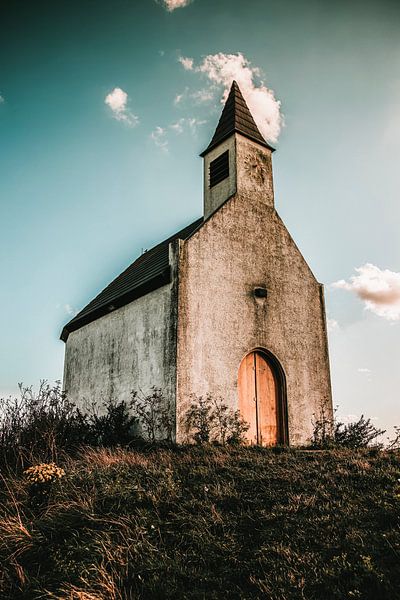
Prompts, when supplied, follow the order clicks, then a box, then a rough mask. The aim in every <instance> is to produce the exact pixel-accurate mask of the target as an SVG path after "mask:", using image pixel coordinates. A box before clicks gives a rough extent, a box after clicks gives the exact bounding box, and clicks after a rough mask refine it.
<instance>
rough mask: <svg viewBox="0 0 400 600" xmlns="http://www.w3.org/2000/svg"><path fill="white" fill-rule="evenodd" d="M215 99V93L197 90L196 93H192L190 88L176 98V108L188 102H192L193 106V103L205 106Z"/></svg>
mask: <svg viewBox="0 0 400 600" xmlns="http://www.w3.org/2000/svg"><path fill="white" fill-rule="evenodd" d="M213 99H214V94H213V92H212V91H211V90H210V89H208V90H196V91H195V92H190V91H189V88H185V89H184V90H183V92H182V93H180V94H177V95H176V96H175V98H174V104H175V106H178V105H181V104H183V103H184V102H185V103H186V101H188V100H189V101H190V102H191V104H193V101H194V102H195V103H196V104H203V103H204V102H210V101H211V100H213Z"/></svg>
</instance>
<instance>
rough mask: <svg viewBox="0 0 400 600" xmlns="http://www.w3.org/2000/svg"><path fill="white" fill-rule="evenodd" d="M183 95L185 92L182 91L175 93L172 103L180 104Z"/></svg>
mask: <svg viewBox="0 0 400 600" xmlns="http://www.w3.org/2000/svg"><path fill="white" fill-rule="evenodd" d="M184 97H185V92H182V94H177V95H176V96H175V98H174V104H175V106H177V105H178V104H180V103H181V102H182V100H183V98H184Z"/></svg>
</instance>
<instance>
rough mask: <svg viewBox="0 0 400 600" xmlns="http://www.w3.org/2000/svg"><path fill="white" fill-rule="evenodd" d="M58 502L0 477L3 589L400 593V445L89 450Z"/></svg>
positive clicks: (110, 595)
mask: <svg viewBox="0 0 400 600" xmlns="http://www.w3.org/2000/svg"><path fill="white" fill-rule="evenodd" d="M63 468H64V470H65V473H66V475H65V476H64V477H63V478H62V480H61V481H62V485H58V486H56V487H55V488H54V490H53V492H52V494H51V498H50V501H49V502H48V503H47V504H46V505H44V506H42V507H39V508H38V507H34V508H32V507H31V506H30V503H29V485H30V483H29V481H27V480H26V478H25V477H16V476H12V477H11V476H10V477H9V478H8V479H7V486H8V491H7V488H6V486H5V485H4V481H3V484H0V561H1V564H2V565H3V568H2V571H1V572H0V597H1V598H2V599H3V598H4V600H8V599H9V600H11V599H12V600H39V599H42V598H53V599H58V600H70V599H77V600H78V599H80V600H83V599H86V600H93V599H96V600H110V599H111V600H112V599H115V600H132V599H138V600H141V599H143V600H144V599H146V600H148V599H149V600H152V599H159V600H161V599H163V600H170V599H171V600H172V599H174V600H176V599H186V598H191V599H194V600H202V599H204V598H210V599H221V598H225V597H229V598H233V599H238V600H239V599H242V598H243V599H249V600H250V598H251V599H258V598H259V599H261V598H263V599H264V598H269V599H270V600H321V599H322V598H323V599H324V600H342V599H344V598H349V599H351V598H361V599H362V600H376V599H377V598H379V599H380V600H389V599H390V600H392V599H393V598H397V597H398V596H399V591H400V572H399V570H398V560H399V553H400V529H399V516H400V510H399V507H400V502H399V500H398V490H399V488H398V481H397V479H398V477H399V473H400V457H399V454H398V453H397V452H385V451H382V452H372V451H370V450H368V449H367V450H330V451H324V452H321V453H305V452H304V451H303V452H302V451H294V450H291V451H288V452H285V453H279V454H275V453H274V452H273V451H272V450H268V449H262V448H246V447H236V446H232V447H222V446H218V447H215V446H214V447H213V446H210V445H203V446H191V447H186V448H184V447H181V448H170V449H154V448H153V449H151V448H150V447H147V448H143V449H142V450H129V449H122V448H120V449H116V450H113V449H106V448H100V449H94V448H92V449H87V450H81V452H80V454H79V456H78V457H77V458H75V459H72V458H70V459H67V460H66V461H65V463H64V465H63Z"/></svg>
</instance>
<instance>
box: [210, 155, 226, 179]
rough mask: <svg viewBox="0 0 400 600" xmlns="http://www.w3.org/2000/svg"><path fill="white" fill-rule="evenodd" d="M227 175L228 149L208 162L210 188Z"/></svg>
mask: <svg viewBox="0 0 400 600" xmlns="http://www.w3.org/2000/svg"><path fill="white" fill-rule="evenodd" d="M227 177H229V150H227V151H226V152H224V153H223V154H221V155H220V156H218V158H216V159H215V160H213V161H211V163H210V188H212V187H213V186H214V185H217V183H220V181H223V180H224V179H226V178H227Z"/></svg>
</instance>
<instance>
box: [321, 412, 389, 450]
mask: <svg viewBox="0 0 400 600" xmlns="http://www.w3.org/2000/svg"><path fill="white" fill-rule="evenodd" d="M336 411H337V409H336V410H335V412H336ZM384 433H385V430H383V429H378V428H377V427H375V426H374V425H373V424H372V423H371V419H366V418H365V417H364V415H361V417H360V418H359V419H358V421H353V422H352V423H342V422H340V421H336V420H335V419H334V418H331V417H330V416H328V415H327V413H326V411H325V408H324V407H323V406H322V407H321V409H320V414H319V416H318V418H315V415H314V421H313V437H312V441H311V446H312V447H313V448H352V449H356V448H368V447H371V446H373V447H374V448H378V449H381V448H382V447H383V444H382V443H380V442H378V441H377V440H378V438H380V437H381V436H382V435H383V434H384Z"/></svg>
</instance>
